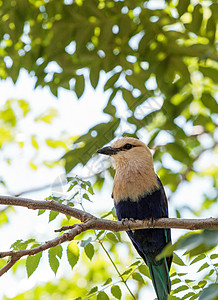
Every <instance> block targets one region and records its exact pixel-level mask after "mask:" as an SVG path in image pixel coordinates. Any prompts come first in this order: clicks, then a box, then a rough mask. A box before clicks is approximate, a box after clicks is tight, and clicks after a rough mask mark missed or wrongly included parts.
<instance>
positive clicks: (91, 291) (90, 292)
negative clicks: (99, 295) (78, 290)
mask: <svg viewBox="0 0 218 300" xmlns="http://www.w3.org/2000/svg"><path fill="white" fill-rule="evenodd" d="M97 290H98V287H97V286H94V287H93V288H92V289H91V290H90V291H89V293H88V295H91V294H94V293H96V292H97Z"/></svg>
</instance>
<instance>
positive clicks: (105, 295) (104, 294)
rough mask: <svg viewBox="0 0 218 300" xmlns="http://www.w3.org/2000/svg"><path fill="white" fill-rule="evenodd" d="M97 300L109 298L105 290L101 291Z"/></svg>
mask: <svg viewBox="0 0 218 300" xmlns="http://www.w3.org/2000/svg"><path fill="white" fill-rule="evenodd" d="M97 300H110V299H109V297H108V295H107V294H106V293H105V292H103V291H101V292H99V294H98V296H97Z"/></svg>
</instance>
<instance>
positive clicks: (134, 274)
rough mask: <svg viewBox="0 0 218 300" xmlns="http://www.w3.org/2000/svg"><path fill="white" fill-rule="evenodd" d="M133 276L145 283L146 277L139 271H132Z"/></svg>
mask: <svg viewBox="0 0 218 300" xmlns="http://www.w3.org/2000/svg"><path fill="white" fill-rule="evenodd" d="M132 278H133V279H135V280H137V281H140V282H142V283H144V279H143V278H142V275H141V274H140V273H138V272H134V273H132Z"/></svg>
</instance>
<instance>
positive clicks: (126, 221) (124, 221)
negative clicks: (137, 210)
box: [121, 218, 135, 230]
mask: <svg viewBox="0 0 218 300" xmlns="http://www.w3.org/2000/svg"><path fill="white" fill-rule="evenodd" d="M130 221H131V222H135V220H134V219H133V218H124V219H122V220H121V222H122V224H123V225H127V226H128V228H129V230H131V228H130V224H129V222H130Z"/></svg>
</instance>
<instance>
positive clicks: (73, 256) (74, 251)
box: [67, 242, 79, 269]
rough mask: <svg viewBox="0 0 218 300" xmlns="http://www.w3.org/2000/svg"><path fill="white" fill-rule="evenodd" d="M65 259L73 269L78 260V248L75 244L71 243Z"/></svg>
mask: <svg viewBox="0 0 218 300" xmlns="http://www.w3.org/2000/svg"><path fill="white" fill-rule="evenodd" d="M67 259H68V262H69V264H70V265H71V268H72V269H73V267H74V266H75V265H76V264H77V262H78V260H79V248H78V246H77V244H76V243H75V242H71V243H70V244H69V245H68V247H67Z"/></svg>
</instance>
